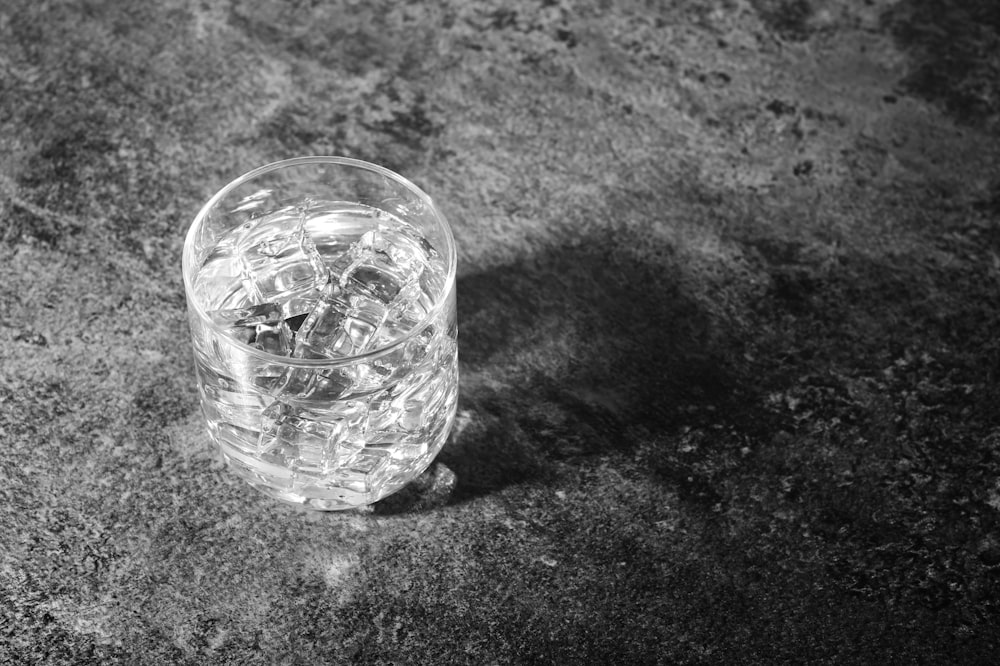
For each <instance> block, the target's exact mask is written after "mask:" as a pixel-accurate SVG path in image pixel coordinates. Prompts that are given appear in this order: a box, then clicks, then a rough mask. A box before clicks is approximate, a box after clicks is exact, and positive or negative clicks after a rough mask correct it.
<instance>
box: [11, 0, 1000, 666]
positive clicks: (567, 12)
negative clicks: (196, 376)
mask: <svg viewBox="0 0 1000 666" xmlns="http://www.w3.org/2000/svg"><path fill="white" fill-rule="evenodd" d="M997 7H998V5H997V4H996V3H995V2H993V1H992V0H978V1H976V0H961V1H954V2H946V3H942V2H930V0H898V1H896V2H888V1H883V0H867V1H862V0H836V1H834V2H818V1H815V0H749V1H744V0H699V1H697V2H663V3H650V2H640V1H638V0H626V1H624V2H615V3H609V2H599V1H598V0H580V1H579V2H573V1H565V2H545V1H542V0H508V1H506V2H502V3H501V2H497V1H496V0H473V1H470V2H466V1H465V0H461V1H459V0H448V1H445V2H440V3H410V2H390V1H386V0H376V1H374V2H369V3H357V2H346V1H343V2H313V3H287V4H286V3H272V2H266V1H264V0H246V1H240V0H204V1H198V2H195V1H193V0H192V1H188V0H166V1H164V2H141V3H119V2H114V1H112V0H89V1H88V2H79V3H75V2H61V1H53V2H42V3H39V2H29V1H28V0H6V1H5V2H4V3H3V4H2V6H0V285H2V287H3V289H2V290H0V349H2V351H0V362H2V365H0V370H2V372H0V532H2V535H3V536H2V539H0V661H4V662H15V663H144V664H159V663H163V664H177V663H180V664H188V663H189V664H202V663H241V664H300V663H301V664H315V663H330V664H340V663H414V664H427V663H472V664H493V663H495V664H506V663H558V664H573V663H620V664H636V663H650V664H652V663H663V664H672V663H769V664H770V663H879V662H884V663H993V662H994V661H995V659H996V656H995V655H996V654H997V650H998V649H1000V638H998V637H1000V632H998V628H1000V602H998V601H997V599H1000V417H998V409H997V405H998V404H1000V395H998V393H1000V389H998V386H1000V383H998V372H1000V345H998V343H997V335H996V331H997V329H998V323H1000V322H998V319H1000V309H998V305H1000V300H998V296H997V294H998V289H1000V134H998V132H1000V56H998V54H1000V48H998V45H1000V36H998V35H1000V10H998V9H997ZM307 153H314V154H342V155H349V156H354V157H359V158H363V159H367V160H371V161H374V162H378V163H381V164H384V165H386V166H388V167H390V168H393V169H395V170H397V171H399V172H401V173H403V174H404V175H406V176H408V177H409V178H411V179H413V180H414V181H415V182H417V183H418V184H420V185H421V186H422V187H424V188H425V189H426V190H427V191H428V192H430V193H431V195H432V196H433V197H434V198H435V200H436V201H438V202H439V204H440V205H441V206H442V207H443V209H444V210H445V212H446V214H447V215H448V216H449V218H450V220H451V222H452V224H453V226H454V228H455V235H456V238H457V241H458V244H459V247H460V274H459V282H458V294H459V296H458V299H459V301H458V302H459V322H460V329H461V339H460V343H461V358H462V368H461V369H462V385H461V389H462V393H461V400H460V412H459V419H458V426H457V427H456V430H455V433H454V435H453V437H452V439H451V441H450V442H449V444H448V445H447V447H446V448H445V450H444V451H443V453H442V455H441V457H440V460H441V462H442V464H443V465H444V466H446V467H445V469H447V470H450V471H451V472H453V473H454V479H453V480H452V479H450V477H449V478H444V477H431V478H432V480H431V481H427V484H428V489H425V490H426V493H427V496H426V497H421V496H420V495H419V492H418V493H416V496H411V497H408V498H407V497H406V496H401V498H399V499H398V500H397V501H396V502H395V503H394V504H392V503H390V504H387V505H386V507H385V508H379V507H376V509H375V510H373V511H368V512H357V513H351V514H310V513H303V512H298V511H295V510H292V509H289V508H285V507H283V506H279V505H277V504H275V503H274V502H272V501H270V500H268V499H266V498H264V497H262V496H259V495H257V494H255V493H254V492H253V491H252V490H250V489H248V488H246V487H244V486H242V485H241V484H240V483H239V482H238V481H237V480H236V479H234V478H233V477H232V476H231V475H229V474H227V473H226V472H225V470H224V468H223V467H222V465H221V464H220V463H219V462H218V460H217V459H216V458H215V456H214V454H213V452H212V451H211V450H210V449H209V448H208V446H207V443H206V437H205V434H204V431H203V427H202V424H201V423H200V422H199V417H198V411H197V404H196V401H197V396H196V391H195V388H194V380H193V370H192V363H191V359H190V353H189V351H188V349H187V347H186V340H187V329H186V320H185V310H184V308H185V301H184V294H183V286H182V283H181V280H180V254H181V247H182V241H183V236H184V232H185V230H186V226H187V224H188V223H189V221H190V220H191V219H192V217H193V216H194V214H195V212H196V211H197V209H198V208H199V206H200V205H201V203H202V202H203V201H205V200H206V199H207V198H208V197H209V196H210V195H211V194H212V193H213V192H214V191H215V190H216V189H217V188H219V187H220V186H222V185H223V184H224V183H226V182H227V181H228V180H230V179H232V178H233V177H235V176H237V175H239V174H240V173H242V172H244V171H247V170H249V169H250V168H252V167H255V166H258V165H260V164H263V163H266V162H270V161H273V160H276V159H280V158H284V157H289V156H293V155H299V154H307ZM433 479H436V480H433ZM452 485H454V488H452ZM442 488H443V490H442ZM449 493H450V494H449Z"/></svg>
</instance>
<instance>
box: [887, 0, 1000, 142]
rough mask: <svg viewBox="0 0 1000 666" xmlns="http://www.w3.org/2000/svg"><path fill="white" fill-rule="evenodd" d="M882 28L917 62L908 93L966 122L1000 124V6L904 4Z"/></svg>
mask: <svg viewBox="0 0 1000 666" xmlns="http://www.w3.org/2000/svg"><path fill="white" fill-rule="evenodd" d="M883 24H884V26H885V27H887V28H888V29H889V30H890V31H891V32H892V34H893V35H894V36H895V37H896V40H897V41H898V43H899V44H900V45H901V46H902V48H903V49H905V50H906V51H907V52H908V53H909V54H910V56H911V58H912V60H913V66H912V67H911V73H910V74H908V75H907V76H906V78H905V79H904V80H903V81H902V87H903V88H904V89H905V90H906V91H907V92H909V93H911V94H914V95H918V96H920V97H923V98H925V99H929V100H932V101H935V102H938V103H940V104H942V105H943V106H944V107H945V108H946V109H948V111H949V112H951V113H952V114H954V115H955V116H956V117H957V118H959V119H960V120H962V121H965V122H970V123H983V124H986V125H987V126H990V127H994V128H995V127H996V126H997V123H998V122H1000V4H998V3H996V2H994V1H993V0H951V1H950V2H947V3H941V2H935V1H934V0H904V1H903V2H900V3H897V4H895V5H894V6H893V7H892V8H891V9H890V10H889V11H888V12H886V14H885V15H884V17H883Z"/></svg>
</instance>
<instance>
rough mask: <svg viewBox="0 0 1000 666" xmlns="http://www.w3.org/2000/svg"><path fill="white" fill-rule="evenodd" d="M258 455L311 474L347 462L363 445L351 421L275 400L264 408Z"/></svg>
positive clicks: (327, 470) (325, 471)
mask: <svg viewBox="0 0 1000 666" xmlns="http://www.w3.org/2000/svg"><path fill="white" fill-rule="evenodd" d="M262 425H263V428H262V430H261V433H260V438H259V439H258V443H257V454H258V455H259V456H262V457H263V458H265V459H268V460H272V461H274V462H279V461H280V464H284V465H286V466H288V467H290V468H292V469H294V470H296V471H298V472H301V473H303V474H309V475H314V476H316V475H325V474H328V473H330V472H331V471H332V470H334V469H336V468H337V467H340V466H342V465H345V464H347V463H348V461H349V460H351V459H352V457H353V456H355V455H356V454H357V452H358V451H359V450H360V449H361V448H362V447H363V446H364V442H363V440H362V439H361V438H360V437H358V436H357V429H356V428H353V427H352V421H351V420H350V419H347V418H343V417H342V416H341V415H339V414H330V413H321V412H316V411H314V410H310V409H303V408H298V407H295V406H293V405H290V404H288V403H284V402H281V401H276V402H275V404H274V405H272V406H271V407H270V408H269V409H268V410H266V411H265V415H264V419H263V424H262Z"/></svg>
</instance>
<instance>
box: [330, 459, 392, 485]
mask: <svg viewBox="0 0 1000 666" xmlns="http://www.w3.org/2000/svg"><path fill="white" fill-rule="evenodd" d="M391 460H392V459H391V457H390V456H389V455H388V454H387V453H386V452H385V451H383V450H377V449H367V448H366V449H363V450H362V451H360V452H359V453H357V454H356V455H355V456H354V457H353V458H352V459H351V460H350V462H348V463H347V464H346V465H345V466H344V467H343V468H342V469H340V470H338V471H337V472H336V473H335V476H334V480H335V482H336V483H337V484H338V485H340V486H341V487H343V488H347V489H348V490H352V491H354V492H358V493H368V492H372V491H373V490H374V489H375V488H377V487H379V486H380V485H381V484H382V483H384V482H385V481H387V480H388V478H389V477H390V476H391V475H392V472H393V468H392V465H391Z"/></svg>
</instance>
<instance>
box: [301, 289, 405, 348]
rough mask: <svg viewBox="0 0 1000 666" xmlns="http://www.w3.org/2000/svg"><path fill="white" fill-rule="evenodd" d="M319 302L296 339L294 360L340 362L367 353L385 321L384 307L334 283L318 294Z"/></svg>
mask: <svg viewBox="0 0 1000 666" xmlns="http://www.w3.org/2000/svg"><path fill="white" fill-rule="evenodd" d="M320 294H321V298H320V300H319V302H318V303H317V304H316V307H315V308H313V311H312V312H311V313H309V316H308V317H306V319H305V321H304V322H302V326H301V327H300V328H299V330H298V333H297V334H296V336H295V349H294V351H293V352H292V355H293V356H294V357H296V358H329V359H334V358H343V357H347V356H354V355H356V354H359V353H362V352H364V351H366V350H367V348H368V345H369V343H370V342H371V341H372V339H373V338H374V336H375V332H376V331H377V330H378V327H379V326H380V325H381V324H382V322H383V321H384V319H385V313H386V310H385V307H384V306H383V305H382V304H380V303H379V302H377V301H374V300H372V299H370V298H367V297H366V296H364V295H360V294H350V293H349V292H348V291H347V290H345V289H344V288H343V287H342V286H341V285H339V284H337V283H336V282H329V283H327V284H326V285H325V286H324V288H323V289H322V290H320Z"/></svg>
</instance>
